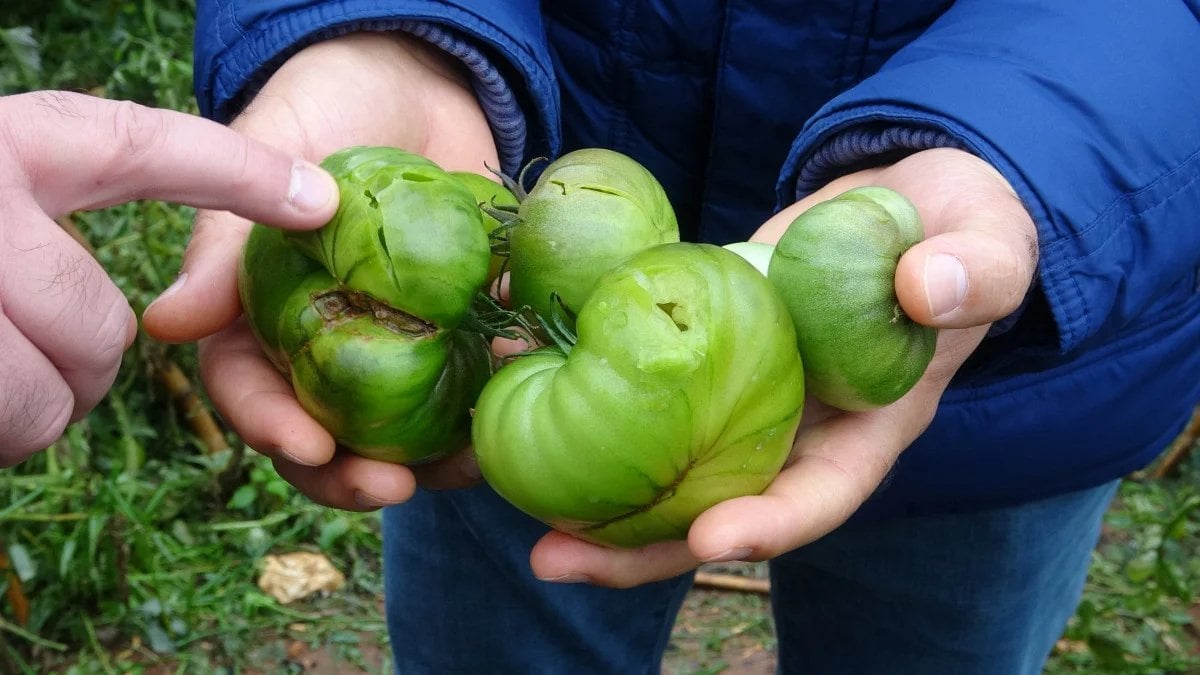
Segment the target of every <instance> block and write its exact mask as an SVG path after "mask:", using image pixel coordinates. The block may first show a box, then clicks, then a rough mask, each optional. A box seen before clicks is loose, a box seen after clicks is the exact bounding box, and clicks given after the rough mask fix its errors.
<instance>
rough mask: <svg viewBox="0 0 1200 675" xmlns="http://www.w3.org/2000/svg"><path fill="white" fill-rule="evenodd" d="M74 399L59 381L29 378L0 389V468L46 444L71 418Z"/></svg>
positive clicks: (49, 443) (47, 444)
mask: <svg viewBox="0 0 1200 675" xmlns="http://www.w3.org/2000/svg"><path fill="white" fill-rule="evenodd" d="M74 405H75V399H74V396H73V395H72V394H71V390H70V389H69V388H67V386H66V385H65V384H64V383H62V382H60V381H56V382H47V381H46V378H29V379H25V380H18V381H16V382H9V383H6V384H5V388H4V389H3V390H0V467H8V466H12V465H14V464H17V463H19V462H21V461H23V460H25V459H26V458H27V457H28V456H29V455H31V454H33V453H34V452H37V451H39V450H44V449H45V448H47V447H49V446H50V445H51V444H52V443H54V441H56V440H58V437H59V436H61V435H62V432H63V430H64V429H66V428H67V424H68V423H70V421H71V413H72V411H73V409H74Z"/></svg>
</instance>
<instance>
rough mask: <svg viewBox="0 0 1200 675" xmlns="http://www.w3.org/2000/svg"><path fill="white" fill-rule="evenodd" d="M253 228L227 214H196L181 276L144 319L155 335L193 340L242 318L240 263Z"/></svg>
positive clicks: (160, 338)
mask: <svg viewBox="0 0 1200 675" xmlns="http://www.w3.org/2000/svg"><path fill="white" fill-rule="evenodd" d="M252 225H253V223H252V222H251V221H249V220H246V219H245V218H240V217H238V216H235V215H233V214H232V213H229V212H227V211H198V212H197V213H196V222H195V227H194V228H193V232H192V238H191V241H189V242H188V246H187V250H186V251H184V254H183V264H182V266H181V268H180V272H179V276H178V277H176V279H175V283H173V284H171V286H170V287H169V288H167V289H166V290H165V291H163V292H162V294H161V295H159V296H158V298H156V299H155V300H154V302H152V303H151V304H150V305H149V306H148V307H146V310H145V312H144V313H143V315H142V325H143V327H144V328H145V329H146V332H147V333H148V334H149V335H150V336H151V337H153V338H154V339H156V340H161V341H163V342H172V343H179V342H192V341H195V340H199V339H200V338H203V337H207V336H209V335H212V334H214V333H216V332H218V331H220V330H221V329H223V328H224V327H225V326H228V325H229V324H230V323H232V322H233V321H234V320H235V319H236V318H237V317H238V315H239V314H241V312H242V307H241V300H240V299H239V297H238V265H239V264H240V261H241V255H242V246H243V244H244V243H245V241H246V236H247V235H248V234H249V232H250V227H251V226H252Z"/></svg>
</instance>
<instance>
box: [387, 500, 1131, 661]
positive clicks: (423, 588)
mask: <svg viewBox="0 0 1200 675" xmlns="http://www.w3.org/2000/svg"><path fill="white" fill-rule="evenodd" d="M1116 485H1117V484H1116V483H1115V482H1114V483H1110V484H1108V485H1104V486H1101V487H1099V488H1094V489H1090V490H1085V491H1082V492H1077V493H1073V494H1069V495H1062V496H1059V497H1054V498H1051V499H1046V500H1042V501H1038V502H1032V503H1029V504H1023V505H1020V506H1015V507H1010V508H1002V509H994V510H990V511H983V512H977V513H969V514H959V515H945V516H925V517H917V518H903V519H896V520H891V521H887V522H882V523H869V524H861V525H851V526H846V527H843V528H841V529H839V530H838V531H836V532H834V533H833V534H831V535H829V536H827V537H825V538H824V539H822V540H821V541H819V542H816V543H814V544H811V545H809V546H806V547H804V548H803V549H800V550H799V551H795V552H793V553H791V554H788V555H786V556H783V557H782V558H780V559H777V560H776V561H774V562H773V563H772V566H771V571H772V606H773V609H774V610H775V614H776V616H775V620H776V630H777V633H778V637H779V654H780V669H781V671H782V672H785V673H795V674H797V675H799V674H805V675H809V674H817V675H825V674H831V675H840V674H841V673H853V674H855V675H858V674H864V675H870V674H874V673H886V674H888V675H892V674H904V673H920V674H922V675H939V674H940V673H954V674H955V675H960V674H961V675H974V674H976V673H978V674H981V675H982V674H988V675H990V674H992V673H995V674H997V675H1022V674H1025V673H1037V672H1039V671H1040V670H1041V667H1042V664H1043V662H1044V661H1045V658H1046V656H1047V654H1048V653H1049V651H1050V648H1051V646H1052V645H1053V644H1054V641H1055V640H1056V639H1057V638H1058V637H1059V635H1060V633H1061V632H1062V629H1063V626H1064V624H1065V623H1066V621H1067V619H1068V618H1069V617H1070V616H1071V614H1072V613H1073V611H1074V608H1075V604H1076V602H1077V601H1078V598H1079V593H1080V589H1081V588H1082V585H1083V582H1084V580H1085V578H1086V574H1087V566H1088V562H1089V560H1090V556H1091V550H1092V548H1093V547H1094V546H1095V543H1096V539H1097V537H1098V536H1099V529H1100V521H1101V518H1102V517H1103V514H1104V512H1105V510H1106V508H1107V506H1108V504H1109V502H1110V501H1111V499H1112V495H1113V492H1114V490H1115V489H1116ZM545 531H546V528H545V526H543V525H541V524H539V523H537V522H535V521H533V520H531V519H529V518H528V517H526V516H524V515H523V514H521V513H519V512H517V511H516V510H514V509H513V508H512V507H510V506H508V505H507V504H506V503H505V502H504V501H503V500H501V499H500V498H499V497H497V496H496V495H495V493H493V492H492V491H491V490H490V489H488V488H486V487H480V488H475V489H472V490H460V491H453V492H437V493H431V492H419V493H418V494H417V496H416V497H415V498H414V499H413V500H412V501H411V502H409V503H408V504H403V505H400V506H397V507H392V508H389V509H388V510H387V511H386V512H385V514H384V549H385V571H386V581H387V617H388V629H389V633H390V635H391V639H392V643H393V652H394V654H395V658H396V666H397V672H399V673H402V674H404V675H408V674H410V673H415V674H423V673H431V674H434V673H436V674H442V673H487V674H489V675H490V674H492V673H496V674H504V673H521V674H537V673H550V674H557V673H570V674H572V675H574V674H576V673H579V674H588V673H597V674H607V673H613V674H619V675H625V674H627V673H628V674H636V673H657V672H658V671H659V666H658V664H659V661H660V659H661V657H662V653H663V650H664V649H665V647H666V645H667V642H668V640H669V637H670V629H671V625H672V623H673V621H674V617H675V613H676V612H677V611H678V609H679V606H680V604H681V602H682V600H683V596H684V595H685V594H686V592H687V590H688V589H689V587H690V577H681V578H679V579H674V580H670V581H665V582H660V583H656V584H648V585H645V586H641V587H638V588H635V589H631V590H625V591H616V590H607V589H600V588H595V587H591V586H586V585H578V584H575V585H559V584H550V583H544V582H540V581H537V580H536V579H534V578H533V577H532V576H531V574H530V572H529V550H530V548H531V547H532V546H533V544H534V542H535V541H537V539H538V538H539V537H540V536H541V535H542V534H543V533H544V532H545Z"/></svg>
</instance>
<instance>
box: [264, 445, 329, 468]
mask: <svg viewBox="0 0 1200 675" xmlns="http://www.w3.org/2000/svg"><path fill="white" fill-rule="evenodd" d="M275 452H277V453H279V455H280V456H281V457H283V458H284V459H286V460H287V461H289V462H291V463H292V464H299V465H301V466H320V463H319V462H310V461H308V460H306V459H303V458H302V457H300V456H299V455H297V454H295V453H293V452H289V451H288V450H286V449H284V448H275Z"/></svg>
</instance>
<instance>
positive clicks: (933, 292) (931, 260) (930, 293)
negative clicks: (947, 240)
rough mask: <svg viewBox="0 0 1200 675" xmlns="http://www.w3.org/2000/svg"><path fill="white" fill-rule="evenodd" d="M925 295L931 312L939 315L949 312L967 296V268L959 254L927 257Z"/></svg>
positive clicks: (938, 254) (933, 314) (936, 315)
mask: <svg viewBox="0 0 1200 675" xmlns="http://www.w3.org/2000/svg"><path fill="white" fill-rule="evenodd" d="M925 297H927V298H928V299H929V313H930V315H932V316H935V317H938V316H943V315H946V314H949V313H950V312H953V311H954V310H955V309H957V308H958V306H959V305H961V304H962V301H963V298H965V297H967V269H966V268H965V267H963V264H962V261H961V260H959V259H958V256H954V255H950V254H949V253H936V254H934V255H931V256H929V257H928V258H926V259H925Z"/></svg>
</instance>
